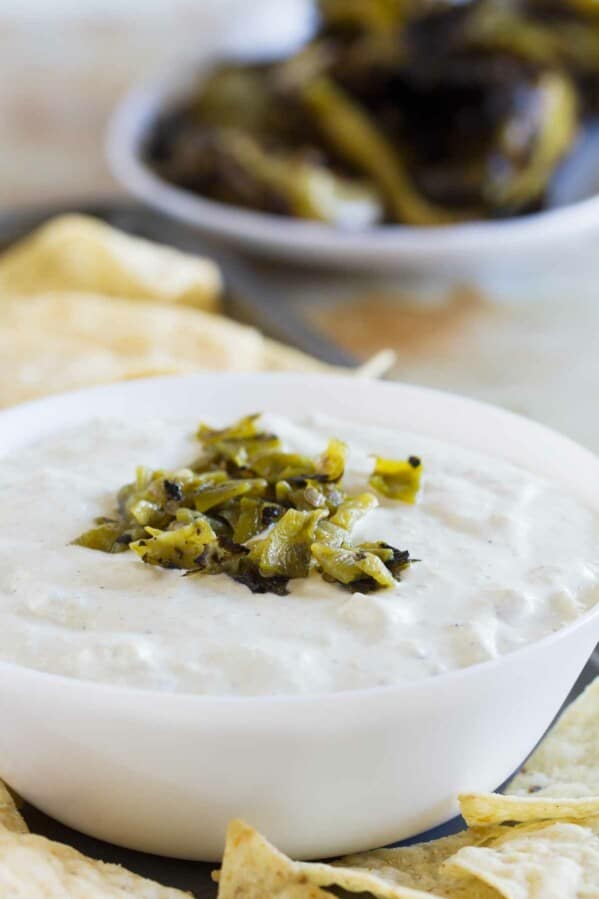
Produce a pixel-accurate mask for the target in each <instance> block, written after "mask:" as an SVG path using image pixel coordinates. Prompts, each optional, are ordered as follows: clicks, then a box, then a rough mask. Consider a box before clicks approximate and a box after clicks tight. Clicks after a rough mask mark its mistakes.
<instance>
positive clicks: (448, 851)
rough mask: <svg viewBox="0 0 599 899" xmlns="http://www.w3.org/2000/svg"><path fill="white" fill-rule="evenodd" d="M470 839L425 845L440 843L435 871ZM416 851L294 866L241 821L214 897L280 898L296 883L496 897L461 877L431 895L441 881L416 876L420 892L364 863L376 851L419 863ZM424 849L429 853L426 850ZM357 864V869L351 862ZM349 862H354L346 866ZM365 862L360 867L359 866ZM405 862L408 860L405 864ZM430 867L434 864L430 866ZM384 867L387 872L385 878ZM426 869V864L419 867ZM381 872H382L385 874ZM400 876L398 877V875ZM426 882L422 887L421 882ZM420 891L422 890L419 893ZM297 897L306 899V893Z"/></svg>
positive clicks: (406, 897)
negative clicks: (452, 887)
mask: <svg viewBox="0 0 599 899" xmlns="http://www.w3.org/2000/svg"><path fill="white" fill-rule="evenodd" d="M467 842H468V841H467V840H466V839H465V837H464V835H462V834H460V835H458V837H448V838H447V840H439V841H438V843H437V844H427V847H428V846H429V845H430V846H438V845H439V843H443V844H444V848H443V851H442V852H440V853H437V854H438V858H437V857H435V861H434V864H435V867H438V866H439V865H440V864H441V862H442V861H445V859H446V858H448V857H449V856H450V855H453V854H454V852H455V851H456V850H457V849H458V848H459V847H461V846H463V845H465V844H466V843H467ZM417 848H418V847H409V849H406V850H401V849H400V850H379V851H378V853H367V854H365V855H360V856H352V857H351V858H348V859H344V860H342V861H341V862H338V863H336V864H334V865H328V864H323V863H320V862H294V861H292V860H291V859H289V858H287V856H286V855H284V854H283V853H282V852H279V850H278V849H275V848H274V846H272V845H271V844H270V843H269V842H268V841H267V840H266V839H265V838H264V837H263V836H261V835H260V834H259V833H258V832H257V831H256V830H254V829H253V828H252V827H250V826H249V825H248V824H245V822H243V821H233V822H232V823H231V824H230V825H229V830H228V833H227V843H226V847H225V855H224V859H223V866H222V869H221V871H220V873H219V875H218V877H215V879H218V882H219V890H218V899H242V897H243V899H264V897H269V899H270V897H272V896H282V895H283V890H287V889H289V888H290V887H291V886H293V885H295V886H297V887H300V886H302V887H303V888H304V889H306V890H309V889H314V888H316V889H318V893H317V894H316V895H317V896H319V897H321V899H322V897H324V896H328V895H330V894H329V893H327V892H326V891H323V890H322V889H320V888H321V887H329V886H330V887H335V888H340V889H343V890H346V891H348V892H352V893H368V894H370V895H372V896H376V897H381V899H425V897H427V899H429V897H431V896H441V897H443V896H447V897H453V896H456V897H462V899H497V893H496V892H495V891H494V890H492V889H490V888H489V887H487V886H486V885H485V884H479V882H478V881H476V880H475V879H474V878H471V877H468V876H466V877H461V876H460V877H459V878H458V879H457V882H459V883H462V884H464V885H465V886H464V888H463V889H462V890H461V891H460V892H448V891H446V892H442V891H437V890H435V892H434V893H432V892H430V891H429V888H430V887H432V886H439V885H441V883H440V881H438V880H434V882H433V879H432V878H428V879H426V878H424V877H423V878H419V877H418V876H415V877H414V878H412V882H413V883H416V881H418V880H419V881H420V886H421V888H418V886H416V887H414V886H412V885H411V884H410V883H408V881H409V880H410V877H409V875H407V874H406V875H405V876H401V875H399V871H398V870H395V868H394V866H393V865H391V866H382V867H377V865H376V864H374V865H372V866H371V865H370V864H368V862H369V861H370V859H371V857H372V856H374V855H378V854H379V853H380V852H398V853H402V852H404V851H405V852H407V853H408V856H409V857H410V858H411V860H412V862H415V861H416V860H417V859H418V855H417V853H415V852H414V851H411V850H416V849H417ZM427 851H428V849H427ZM433 854H435V853H434V851H433ZM354 861H355V865H354V864H353V862H354ZM347 862H352V866H351V867H350V866H348V864H346V863H347ZM362 862H364V864H362ZM408 864H409V863H408V862H406V866H407V865H408ZM431 864H432V862H431ZM387 867H390V869H391V876H389V874H388V871H387ZM422 867H424V865H422ZM383 872H384V873H383ZM398 875H399V876H398ZM425 880H426V884H425ZM445 881H446V882H447V881H452V882H455V881H456V878H455V877H453V876H452V875H447V876H446V877H445ZM423 888H424V889H423ZM298 895H301V896H302V897H303V896H306V897H309V896H311V895H314V894H312V893H310V892H306V893H299V894H298Z"/></svg>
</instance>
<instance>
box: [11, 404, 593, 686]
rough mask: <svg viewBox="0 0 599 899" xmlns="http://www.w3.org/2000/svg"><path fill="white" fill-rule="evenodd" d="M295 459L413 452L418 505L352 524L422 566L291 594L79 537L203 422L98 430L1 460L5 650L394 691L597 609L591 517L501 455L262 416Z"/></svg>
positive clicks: (389, 506)
mask: <svg viewBox="0 0 599 899" xmlns="http://www.w3.org/2000/svg"><path fill="white" fill-rule="evenodd" d="M263 420H264V423H265V424H266V425H267V427H268V429H269V430H274V431H276V432H277V433H278V434H279V435H280V436H281V437H282V438H283V440H284V442H285V443H286V445H287V447H288V448H289V449H291V450H297V451H301V452H308V453H311V454H315V453H318V452H321V451H322V449H323V448H324V446H325V444H326V440H327V438H328V437H329V436H335V437H339V438H341V439H343V440H345V441H346V442H347V443H348V444H349V447H350V453H349V461H348V468H347V472H346V477H345V484H346V486H347V489H351V490H364V489H365V488H366V486H367V477H368V473H369V472H370V471H371V470H372V464H373V460H372V458H371V455H370V454H372V453H377V454H380V455H385V456H391V457H396V458H401V457H404V458H405V457H406V456H407V455H409V454H415V455H418V456H421V457H422V459H423V462H424V476H423V484H422V489H421V491H420V494H419V498H418V502H417V503H416V504H415V505H413V506H410V505H406V504H405V503H401V502H393V501H391V500H386V499H385V498H384V497H379V499H380V505H379V507H378V508H377V509H375V510H373V511H372V512H370V513H369V514H368V515H367V516H366V518H364V519H363V520H362V521H361V522H360V524H359V525H358V526H357V528H356V530H355V532H354V534H355V539H356V541H357V542H358V541H359V540H385V541H387V542H389V543H391V544H393V545H394V546H397V547H399V548H401V549H408V550H409V551H410V553H411V554H412V556H413V557H415V558H418V559H420V560H421V561H419V562H418V563H417V564H414V565H412V566H411V567H410V568H409V569H408V570H407V571H405V572H404V573H403V574H402V580H401V582H400V583H398V584H397V586H396V587H394V588H392V589H389V590H384V591H381V592H377V593H372V594H369V595H362V594H356V593H355V594H351V593H348V592H346V591H344V590H343V589H342V588H340V587H338V586H336V585H333V584H329V583H326V582H325V581H323V579H322V578H321V577H320V576H318V575H316V574H315V575H314V576H312V577H310V578H308V579H304V580H294V581H291V582H290V586H291V594H290V595H289V596H284V597H280V596H275V595H272V594H265V595H255V594H252V593H251V592H249V590H248V589H247V588H246V587H244V586H241V585H239V584H237V583H235V582H234V581H232V580H231V579H229V578H227V577H226V576H225V575H216V576H195V577H192V578H185V577H182V576H181V574H180V573H179V572H176V571H166V570H162V569H160V568H155V567H153V566H150V565H144V564H143V563H142V562H141V561H140V560H139V558H138V557H137V556H136V555H134V554H133V553H131V552H128V553H122V554H120V555H106V554H104V553H101V552H95V551H92V550H89V549H85V548H83V547H80V546H72V545H70V541H71V540H72V539H73V538H75V537H76V536H78V535H79V534H80V533H81V532H82V531H84V530H86V529H87V528H88V527H89V526H90V524H91V522H92V520H93V519H94V518H95V517H96V516H97V515H100V514H108V513H110V511H111V510H112V508H113V502H114V496H115V491H116V490H117V489H118V488H119V487H120V486H121V485H122V484H124V483H126V482H129V481H131V480H132V479H133V476H134V470H135V466H136V465H138V464H140V463H141V464H144V465H148V466H152V467H156V468H164V467H178V466H182V465H185V464H188V463H189V462H190V460H191V459H193V458H194V456H195V455H196V451H197V443H196V441H195V440H194V439H193V436H192V435H193V431H194V426H195V424H196V422H195V421H194V422H191V421H184V422H181V421H175V422H173V421H164V420H162V421H160V420H153V421H140V422H126V421H123V420H94V421H91V422H89V423H87V424H85V425H82V426H78V427H76V428H73V429H70V430H63V431H62V432H60V433H57V434H55V435H53V436H52V437H50V438H46V439H45V440H44V441H43V442H39V443H37V444H36V445H34V446H31V447H29V448H27V449H25V450H24V451H19V452H18V453H16V454H15V455H14V456H10V457H6V458H4V459H3V460H2V461H1V462H0V658H2V659H5V660H11V661H15V662H18V663H19V664H22V665H26V666H29V667H32V668H36V669H41V670H44V671H51V672H55V673H60V674H66V675H69V676H72V677H77V678H84V679H91V680H98V681H107V682H112V683H119V684H128V685H134V686H138V687H146V688H157V689H160V690H168V691H184V692H194V693H207V694H237V695H240V694H276V693H315V692H321V691H338V690H350V689H355V688H361V687H370V686H375V685H381V684H398V683H402V682H405V681H413V680H416V679H419V678H423V677H427V676H430V675H435V674H438V673H440V672H443V671H448V670H452V669H456V668H462V667H464V666H467V665H472V664H474V663H476V662H480V661H483V660H485V659H491V658H494V657H496V656H498V655H501V654H503V653H507V652H510V651H511V650H514V649H516V648H517V647H519V646H522V645H523V644H526V643H530V642H531V641H533V640H537V639H538V638H540V637H542V636H544V635H546V634H549V633H550V632H551V631H555V630H557V629H559V628H560V627H562V626H563V625H565V624H566V623H567V622H569V621H572V620H573V619H575V618H576V617H577V616H579V615H581V614H582V613H583V612H584V611H585V610H586V609H588V608H590V607H591V606H592V605H593V604H594V603H595V602H597V600H599V521H598V519H597V516H596V515H595V514H594V513H593V512H592V511H591V510H590V509H588V508H586V507H585V506H584V505H583V504H582V503H581V502H580V501H579V500H577V499H575V498H573V497H571V496H569V495H565V494H563V493H561V492H560V490H558V489H557V488H555V487H554V486H553V485H552V484H549V483H547V482H545V481H543V480H541V479H539V478H537V477H535V476H534V475H532V474H530V473H528V472H526V471H524V470H522V469H518V468H516V467H513V466H511V465H509V464H507V463H504V462H501V461H497V460H496V459H492V458H489V457H485V456H483V455H479V454H475V453H472V452H469V451H466V450H464V449H461V448H459V447H456V446H452V445H449V444H443V443H440V442H437V441H432V440H430V439H428V438H424V437H421V436H418V435H414V434H409V433H398V432H396V431H392V430H389V429H385V428H367V427H364V426H363V425H353V424H350V423H348V422H342V421H336V420H332V419H330V418H325V417H324V416H322V417H318V416H316V417H314V419H312V420H310V422H308V423H304V424H301V425H300V424H298V423H293V422H291V421H289V420H286V419H283V418H279V417H274V416H264V419H263Z"/></svg>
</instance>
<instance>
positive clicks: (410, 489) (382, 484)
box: [370, 456, 422, 503]
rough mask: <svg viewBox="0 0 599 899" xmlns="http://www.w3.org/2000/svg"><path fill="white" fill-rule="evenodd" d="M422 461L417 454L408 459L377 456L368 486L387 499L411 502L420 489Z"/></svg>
mask: <svg viewBox="0 0 599 899" xmlns="http://www.w3.org/2000/svg"><path fill="white" fill-rule="evenodd" d="M421 474H422V462H421V460H420V459H419V458H418V456H410V457H409V458H408V459H399V460H395V459H383V458H381V457H380V456H377V459H376V464H375V466H374V471H373V473H372V475H371V476H370V486H371V487H373V488H374V489H375V490H377V491H378V492H379V493H382V494H383V496H386V497H388V498H389V499H398V500H401V501H402V502H404V503H413V502H414V501H415V500H416V495H417V493H418V491H419V490H420V476H421Z"/></svg>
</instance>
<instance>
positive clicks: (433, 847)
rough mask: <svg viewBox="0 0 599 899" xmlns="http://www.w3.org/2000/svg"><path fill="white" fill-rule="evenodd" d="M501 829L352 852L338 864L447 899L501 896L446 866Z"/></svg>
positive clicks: (494, 897) (493, 897) (485, 898)
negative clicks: (464, 849) (457, 856)
mask: <svg viewBox="0 0 599 899" xmlns="http://www.w3.org/2000/svg"><path fill="white" fill-rule="evenodd" d="M501 832H502V828H477V829H475V830H468V831H461V832H460V833H456V834H453V835H451V836H448V837H442V838H441V839H439V840H431V841H429V842H427V843H415V844H413V845H412V846H399V847H397V848H395V849H375V850H374V851H373V852H363V853H359V854H355V855H349V856H346V857H345V858H342V859H340V860H339V861H338V862H335V865H342V866H345V865H350V866H351V867H353V868H360V869H363V870H366V871H369V872H371V873H372V874H376V875H377V876H379V877H381V878H383V879H385V880H388V881H391V882H392V883H395V884H398V885H401V886H403V887H409V888H411V889H413V890H420V891H423V892H424V893H425V894H427V895H435V896H442V897H443V899H497V893H496V892H495V890H494V889H492V888H491V887H489V886H487V885H486V884H485V883H481V882H480V881H479V880H477V879H476V878H474V877H471V876H469V875H462V876H459V877H456V876H454V875H453V874H452V873H451V872H448V871H446V870H445V869H444V867H443V865H444V863H445V862H446V861H447V859H449V858H451V857H452V856H453V855H454V854H455V853H456V852H458V851H459V850H460V849H462V848H464V847H466V846H477V845H481V844H483V843H485V842H486V841H488V840H489V839H492V838H493V837H495V836H497V834H499V833H501Z"/></svg>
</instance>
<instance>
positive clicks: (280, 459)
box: [73, 415, 422, 596]
mask: <svg viewBox="0 0 599 899" xmlns="http://www.w3.org/2000/svg"><path fill="white" fill-rule="evenodd" d="M197 437H198V440H199V441H200V443H201V454H200V456H199V457H198V458H197V459H196V460H195V461H194V462H193V463H192V464H191V465H190V466H189V467H188V468H180V469H176V470H172V471H166V470H155V471H154V470H152V469H149V468H145V467H144V466H139V467H138V468H137V470H136V473H135V480H134V481H133V482H132V483H130V484H126V485H125V486H124V487H122V488H121V489H120V490H119V491H118V493H117V496H116V510H115V512H114V513H113V514H112V515H111V516H110V517H102V518H97V519H96V521H95V526H94V527H93V528H91V529H90V530H88V531H86V532H85V533H83V534H82V535H81V536H80V537H78V538H77V539H76V540H74V541H73V542H74V543H75V544H77V545H79V546H83V547H86V548H87V549H95V550H99V551H101V552H105V553H118V552H125V551H127V550H128V549H131V550H132V551H133V552H134V553H135V554H136V555H137V556H139V558H140V559H141V560H142V561H143V562H145V563H146V564H148V565H155V566H158V567H160V568H166V569H179V570H181V571H182V572H183V573H184V574H185V575H201V574H203V575H212V574H225V575H227V576H228V577H230V578H232V579H233V580H235V581H237V583H239V584H243V585H244V586H246V587H247V588H248V589H249V590H251V591H252V592H253V593H273V594H276V595H278V596H285V595H287V594H288V592H289V586H288V585H289V581H290V580H291V579H294V578H305V577H308V576H310V575H311V574H313V573H315V572H320V574H321V575H322V577H323V578H324V579H325V580H327V581H330V582H335V583H337V584H339V585H341V586H342V587H344V588H346V589H349V590H351V591H353V592H357V591H359V592H361V593H369V592H371V591H372V590H380V589H383V588H386V587H391V586H393V584H394V583H395V582H396V581H397V580H399V578H400V575H401V572H402V571H403V570H404V569H405V568H407V567H408V565H410V563H411V562H412V561H414V560H412V559H411V558H410V554H409V552H408V551H407V550H400V549H396V548H395V547H393V546H390V545H389V544H388V543H384V542H382V541H380V542H372V543H362V544H359V545H354V544H353V543H352V531H353V529H354V527H355V526H356V524H357V523H358V522H359V521H360V519H362V518H363V517H364V516H366V515H367V514H368V512H369V511H370V510H371V509H373V508H375V507H376V506H377V505H378V500H377V498H376V497H375V496H374V494H373V493H370V492H364V493H358V494H355V495H348V493H347V492H346V491H345V489H344V488H343V485H342V483H341V481H342V478H343V475H344V473H345V465H346V457H347V447H346V445H345V444H344V443H343V442H342V441H340V440H336V439H334V438H333V439H331V440H329V443H328V445H327V447H326V449H325V450H324V452H323V453H322V454H321V455H320V456H319V457H317V458H311V457H310V456H305V455H302V454H300V453H290V452H286V451H285V449H284V447H283V444H282V442H281V440H280V439H279V437H277V436H276V434H270V433H267V432H263V431H261V430H260V427H259V415H247V416H245V417H244V418H241V419H240V420H239V421H237V422H235V423H234V424H232V425H230V426H229V427H226V428H220V429H217V428H211V427H209V426H208V425H206V424H202V425H200V427H199V429H198V432H197ZM421 468H422V465H421V462H420V459H417V458H416V457H415V456H410V458H409V459H408V460H407V461H393V460H389V459H381V458H377V460H376V465H375V469H374V472H373V474H372V476H371V478H370V486H371V487H373V488H374V489H375V490H377V491H378V492H379V493H382V494H384V495H385V496H387V497H388V498H390V499H399V500H402V501H404V502H413V501H414V498H415V496H416V493H417V491H418V489H419V485H420V472H421Z"/></svg>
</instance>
